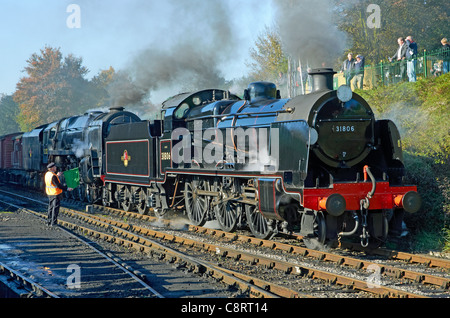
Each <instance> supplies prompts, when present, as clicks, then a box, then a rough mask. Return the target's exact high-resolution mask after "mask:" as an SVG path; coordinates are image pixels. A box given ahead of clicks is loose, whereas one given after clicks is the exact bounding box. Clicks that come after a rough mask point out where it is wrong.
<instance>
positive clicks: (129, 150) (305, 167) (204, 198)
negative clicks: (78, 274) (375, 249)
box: [23, 69, 421, 248]
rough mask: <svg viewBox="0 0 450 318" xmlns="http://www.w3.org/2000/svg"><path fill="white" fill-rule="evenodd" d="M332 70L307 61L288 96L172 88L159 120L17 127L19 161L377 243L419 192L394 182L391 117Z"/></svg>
mask: <svg viewBox="0 0 450 318" xmlns="http://www.w3.org/2000/svg"><path fill="white" fill-rule="evenodd" d="M334 74H335V73H334V72H333V70H332V69H316V70H313V71H312V72H311V73H310V75H311V76H312V77H313V92H312V93H311V94H308V95H303V96H298V97H295V98H293V99H281V97H280V94H279V91H278V90H277V88H276V86H275V85H274V84H272V83H268V82H255V83H252V84H250V86H249V88H248V89H247V90H245V92H244V99H240V98H239V97H237V96H235V95H232V94H230V93H229V92H227V91H223V90H219V89H208V90H202V91H198V92H194V93H184V94H179V95H177V96H175V97H173V98H170V99H169V100H167V101H165V102H164V103H163V107H162V110H161V119H160V120H150V121H148V120H145V121H142V120H140V119H139V118H138V117H137V116H135V115H134V114H132V113H129V112H125V111H123V109H113V110H112V111H111V112H109V113H89V114H85V115H84V116H80V117H71V118H67V119H64V120H61V121H58V122H56V123H52V124H49V125H45V126H42V127H39V128H36V129H35V130H33V131H32V132H30V133H28V134H24V135H23V154H24V155H23V157H24V166H26V168H25V169H27V170H28V171H29V172H28V178H33V177H32V174H33V173H34V174H36V176H39V174H38V173H37V171H42V168H43V164H45V163H46V162H47V161H48V160H53V161H55V162H56V163H57V165H58V166H59V167H60V168H62V169H67V168H72V167H79V168H80V174H81V179H82V180H81V181H82V184H83V186H82V187H81V189H82V190H80V193H83V192H84V190H83V189H87V191H86V192H87V194H88V198H89V199H90V201H100V200H101V202H102V203H103V204H104V205H106V206H120V207H121V208H123V209H124V210H127V211H131V210H137V211H138V212H139V213H142V214H145V213H148V212H149V210H150V209H152V211H154V213H155V214H156V215H159V216H162V215H164V213H166V212H167V211H169V210H177V209H178V210H183V211H185V213H187V215H188V217H189V219H190V221H191V222H192V223H193V224H195V225H203V224H205V223H206V222H207V221H212V220H216V221H217V223H218V224H219V226H220V227H221V228H222V229H223V230H225V231H229V232H232V231H235V230H236V229H237V228H239V227H244V226H248V227H249V228H250V230H251V231H252V233H253V234H254V235H255V236H256V237H259V238H270V237H271V236H273V235H275V234H277V233H280V232H284V233H298V234H300V235H302V236H303V240H304V242H305V244H306V245H307V246H308V247H312V248H319V247H320V246H321V245H322V244H324V243H326V242H327V241H329V240H330V241H333V240H337V239H339V238H341V237H346V236H353V237H357V238H359V239H360V240H361V244H362V245H363V246H369V245H370V246H377V245H379V244H381V243H383V242H384V241H385V240H386V238H387V236H388V233H390V234H392V235H399V234H400V233H401V228H402V220H403V214H404V211H407V212H410V213H414V212H417V211H418V210H419V209H420V205H421V199H420V196H419V195H418V194H417V189H416V187H415V186H405V185H404V184H403V176H404V165H403V162H402V151H401V141H400V135H399V132H398V130H397V128H396V126H395V124H394V123H393V122H392V121H390V120H375V118H374V114H373V112H372V110H371V108H370V106H369V105H368V104H367V102H366V101H365V100H364V99H363V98H362V97H361V96H359V95H357V94H355V93H353V92H352V91H351V90H350V88H349V87H347V86H342V87H341V88H339V89H338V90H337V91H336V90H333V89H332V80H333V75H334ZM33 138H35V139H33ZM77 145H81V147H80V149H81V150H80V151H78V150H79V149H77ZM39 151H40V152H39ZM28 155H29V158H26V157H28ZM34 156H37V157H34ZM25 158H26V159H25ZM42 159H43V160H42ZM27 160H28V162H27V164H26V165H25V161H27ZM33 164H35V166H33ZM36 178H37V177H36ZM80 196H81V197H82V195H81V194H80Z"/></svg>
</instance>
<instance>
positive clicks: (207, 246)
mask: <svg viewBox="0 0 450 318" xmlns="http://www.w3.org/2000/svg"><path fill="white" fill-rule="evenodd" d="M66 212H67V213H72V214H73V215H74V216H79V217H82V218H83V219H84V220H85V222H87V221H88V220H92V221H93V220H96V221H99V222H100V223H102V224H103V226H105V227H106V226H114V228H116V229H121V230H122V231H124V232H123V233H124V235H126V238H127V239H128V240H129V241H128V242H132V243H130V244H135V243H134V242H139V243H141V244H146V242H148V239H146V238H144V237H143V236H142V235H144V236H148V237H152V238H159V239H164V240H167V241H170V242H174V243H178V244H183V245H185V246H188V247H196V248H199V249H202V250H204V251H208V252H210V253H213V254H218V255H221V256H223V257H225V256H226V257H228V258H232V259H235V260H242V261H247V262H249V263H251V264H254V265H259V266H265V267H267V268H269V269H277V270H280V271H283V272H285V273H287V274H293V275H301V276H307V277H311V278H318V279H321V280H324V281H327V282H331V283H335V284H339V285H343V286H350V287H352V288H354V289H357V290H361V291H365V292H369V293H373V294H377V295H380V296H382V297H398V298H427V297H426V296H422V295H417V294H414V293H409V292H405V291H401V290H398V289H394V288H390V287H386V286H375V285H373V284H368V282H367V281H363V280H358V279H355V278H350V277H346V276H343V275H339V274H334V273H330V272H326V271H322V270H318V269H315V268H312V267H306V266H300V265H298V264H296V263H292V262H285V261H279V260H275V259H273V258H269V257H265V256H261V255H255V254H252V253H247V252H244V251H241V250H235V249H233V248H228V247H223V246H220V245H217V244H212V243H205V242H199V241H195V240H191V239H187V238H182V237H178V236H176V235H172V234H167V233H164V232H160V231H155V230H151V229H148V228H143V227H140V226H136V225H130V224H129V223H125V222H120V221H116V220H111V219H107V218H104V217H100V216H95V215H90V214H87V213H84V212H77V211H73V210H70V209H67V211H66ZM131 231H133V232H131ZM137 233H138V234H137ZM130 240H131V241H130ZM272 243H273V242H272ZM150 244H152V245H153V244H155V242H154V241H151V242H150ZM156 244H159V243H156ZM335 256H336V255H335ZM360 262H361V261H360Z"/></svg>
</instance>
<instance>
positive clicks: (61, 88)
mask: <svg viewBox="0 0 450 318" xmlns="http://www.w3.org/2000/svg"><path fill="white" fill-rule="evenodd" d="M27 63H28V65H27V66H26V67H25V69H24V71H25V72H26V74H27V76H25V77H23V78H21V79H20V81H19V83H17V86H16V88H17V89H16V92H15V93H14V101H15V102H16V103H17V104H18V106H19V110H20V112H19V115H18V117H17V122H18V123H19V125H20V128H21V129H22V130H23V131H29V130H31V129H33V128H35V127H37V126H39V125H42V124H44V123H50V122H53V121H55V120H59V119H61V118H63V117H68V116H72V115H77V114H80V113H83V112H84V111H86V110H87V109H89V108H92V103H93V102H94V101H93V96H94V95H95V92H94V91H93V87H92V85H91V84H90V82H89V81H88V80H87V79H85V75H86V74H87V73H88V69H87V68H86V67H84V66H82V59H81V58H77V57H74V56H73V55H71V54H70V55H68V56H66V57H64V58H63V55H62V53H61V51H60V49H59V48H58V49H56V48H52V47H45V48H44V49H42V50H41V51H40V54H37V53H34V54H33V55H32V56H31V57H30V58H29V59H28V60H27Z"/></svg>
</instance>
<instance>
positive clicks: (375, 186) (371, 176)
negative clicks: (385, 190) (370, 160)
mask: <svg viewBox="0 0 450 318" xmlns="http://www.w3.org/2000/svg"><path fill="white" fill-rule="evenodd" d="M367 175H369V177H370V181H372V190H370V192H369V193H368V194H367V197H368V198H369V199H370V198H371V197H372V196H373V195H374V194H375V190H376V188H377V183H376V182H375V178H374V176H373V174H372V172H371V171H370V168H369V166H364V181H367Z"/></svg>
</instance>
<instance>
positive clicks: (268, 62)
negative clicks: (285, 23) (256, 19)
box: [248, 27, 288, 80]
mask: <svg viewBox="0 0 450 318" xmlns="http://www.w3.org/2000/svg"><path fill="white" fill-rule="evenodd" d="M250 57H251V59H252V61H251V62H250V63H248V66H249V67H250V68H251V70H252V74H251V75H250V77H251V78H253V79H255V80H262V79H264V80H276V78H277V77H278V73H279V72H283V73H287V70H288V59H287V56H286V54H284V52H283V48H282V44H281V38H280V35H279V34H278V33H277V31H276V30H275V28H269V27H266V28H265V30H264V32H262V33H261V34H260V35H259V36H258V38H257V39H256V42H255V47H254V48H251V49H250Z"/></svg>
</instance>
